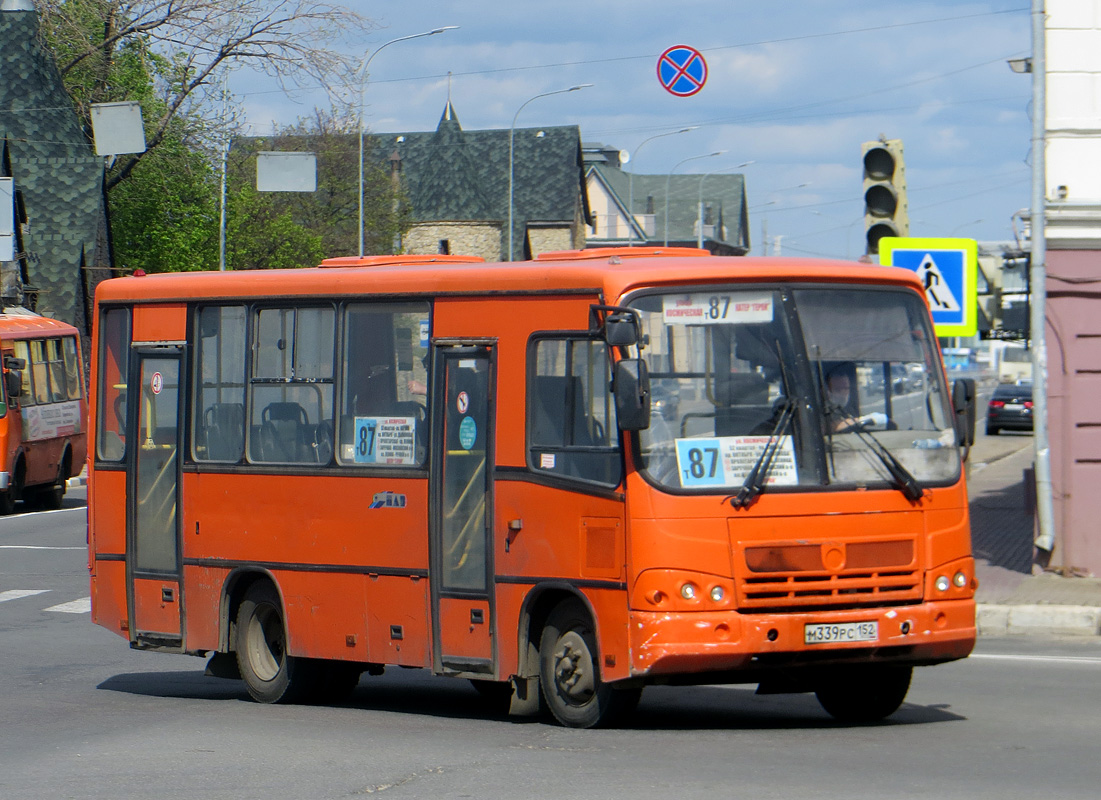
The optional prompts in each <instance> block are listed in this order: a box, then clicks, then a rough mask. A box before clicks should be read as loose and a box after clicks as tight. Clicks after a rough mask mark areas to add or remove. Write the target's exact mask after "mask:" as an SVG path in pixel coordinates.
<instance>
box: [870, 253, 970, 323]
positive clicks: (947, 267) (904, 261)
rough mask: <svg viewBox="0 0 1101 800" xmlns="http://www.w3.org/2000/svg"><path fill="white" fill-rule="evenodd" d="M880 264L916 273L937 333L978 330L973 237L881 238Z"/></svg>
mask: <svg viewBox="0 0 1101 800" xmlns="http://www.w3.org/2000/svg"><path fill="white" fill-rule="evenodd" d="M879 263H880V264H882V265H883V266H885V267H902V268H903V269H908V270H910V271H911V272H914V273H916V274H917V276H918V278H919V279H920V280H921V283H922V285H923V286H924V287H925V299H926V300H928V301H929V308H930V310H931V311H932V312H933V327H934V328H935V329H936V334H937V336H974V335H975V334H976V333H977V332H978V327H979V326H978V269H979V255H978V247H977V246H976V244H975V240H974V239H917V238H910V237H905V236H887V237H884V238H883V239H880V240H879Z"/></svg>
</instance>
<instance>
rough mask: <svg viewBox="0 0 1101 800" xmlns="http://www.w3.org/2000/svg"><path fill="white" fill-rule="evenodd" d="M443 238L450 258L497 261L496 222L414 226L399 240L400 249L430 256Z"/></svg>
mask: <svg viewBox="0 0 1101 800" xmlns="http://www.w3.org/2000/svg"><path fill="white" fill-rule="evenodd" d="M444 239H446V240H447V241H448V243H449V245H450V250H451V253H452V255H463V256H481V257H482V258H484V259H485V260H486V261H500V260H501V254H502V252H503V247H502V246H501V225H500V223H496V222H428V223H421V224H418V225H414V226H413V227H412V228H411V229H410V230H409V232H408V233H406V234H405V237H404V238H403V240H402V243H403V245H404V247H403V250H404V251H405V252H406V253H410V254H413V255H434V254H436V253H439V251H440V241H441V240H444Z"/></svg>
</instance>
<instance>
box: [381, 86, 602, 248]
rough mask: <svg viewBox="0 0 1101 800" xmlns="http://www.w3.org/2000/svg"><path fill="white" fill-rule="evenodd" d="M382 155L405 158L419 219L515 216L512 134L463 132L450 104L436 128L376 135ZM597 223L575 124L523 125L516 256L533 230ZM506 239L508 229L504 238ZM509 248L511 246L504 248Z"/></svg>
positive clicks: (518, 132)
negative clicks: (510, 207) (551, 225)
mask: <svg viewBox="0 0 1101 800" xmlns="http://www.w3.org/2000/svg"><path fill="white" fill-rule="evenodd" d="M373 138H374V139H375V140H376V143H377V152H378V153H380V154H382V155H384V156H389V155H390V154H391V153H393V152H395V151H396V152H397V154H398V155H399V156H400V157H401V168H402V173H403V177H404V180H405V185H406V190H407V192H408V196H409V201H410V205H411V206H412V214H413V219H414V220H416V221H417V222H441V221H448V222H460V221H464V222H465V221H481V222H499V223H501V225H502V228H504V227H505V224H506V221H507V219H508V194H509V192H508V185H509V131H508V129H495V130H477V131H466V130H463V129H462V126H461V125H460V123H459V119H458V117H457V115H456V114H455V110H454V108H453V107H452V105H451V103H450V101H448V103H447V106H446V107H445V108H444V111H443V114H442V115H441V117H440V122H439V125H438V126H437V128H436V130H435V131H428V132H410V133H387V134H375V135H374V136H373ZM579 204H580V217H581V219H582V221H584V222H585V223H589V222H591V215H590V212H589V204H588V195H587V194H586V192H585V173H584V165H583V163H582V156H581V131H580V129H579V128H578V127H577V126H576V125H560V126H552V127H543V128H516V129H515V132H514V138H513V249H514V251H515V252H514V254H513V257H514V258H516V259H520V258H523V252H522V248H523V242H524V238H523V237H524V231H525V230H526V228H527V226H528V225H533V224H534V225H537V224H539V223H554V224H563V225H571V224H573V222H574V220H575V219H576V218H577V217H578V215H579ZM503 236H504V238H505V239H506V241H507V237H508V232H507V231H505V232H504V234H503ZM505 247H506V248H507V244H506V245H505Z"/></svg>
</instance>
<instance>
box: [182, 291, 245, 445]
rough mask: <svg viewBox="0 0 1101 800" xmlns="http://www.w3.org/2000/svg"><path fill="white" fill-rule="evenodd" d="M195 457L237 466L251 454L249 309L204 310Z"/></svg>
mask: <svg viewBox="0 0 1101 800" xmlns="http://www.w3.org/2000/svg"><path fill="white" fill-rule="evenodd" d="M198 327H199V336H198V339H199V347H198V365H197V367H196V369H197V371H198V380H197V381H196V384H197V389H196V405H197V406H198V408H197V411H196V413H195V419H194V424H195V433H194V436H193V439H192V441H193V457H194V458H195V460H196V461H221V462H229V463H236V462H238V461H240V460H241V456H243V455H244V452H245V341H246V337H245V307H244V306H240V305H237V306H210V307H206V308H201V309H199V313H198Z"/></svg>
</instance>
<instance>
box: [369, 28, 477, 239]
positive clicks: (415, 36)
mask: <svg viewBox="0 0 1101 800" xmlns="http://www.w3.org/2000/svg"><path fill="white" fill-rule="evenodd" d="M458 27H459V26H458V25H445V26H444V27H442V28H433V29H432V30H430V31H424V32H423V33H414V34H410V35H409V36H399V37H398V38H397V39H391V40H390V41H388V42H384V43H382V44H380V45H379V46H378V47H376V48H375V52H373V53H371V55H370V56H368V57H367V60H366V61H364V62H363V66H362V67H360V69H359V80H360V84H359V257H360V258H363V95H364V94H365V93H366V91H367V70H368V69H369V68H370V66H371V61H372V60H373V59H374V57H375V56H377V55H378V54H379V53H380V52H382V50H383V49H384V48H386V47H389V46H390V45H392V44H397V43H398V42H405V41H408V40H409V39H420V38H421V37H422V36H435V35H436V34H437V33H443V32H444V31H453V30H455V29H456V28H458Z"/></svg>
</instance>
